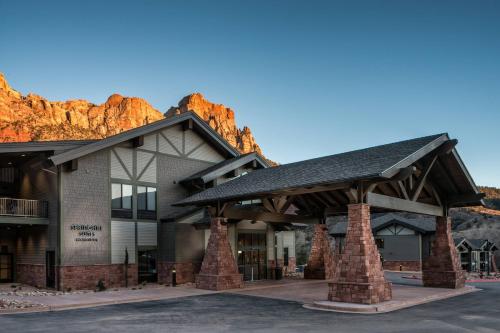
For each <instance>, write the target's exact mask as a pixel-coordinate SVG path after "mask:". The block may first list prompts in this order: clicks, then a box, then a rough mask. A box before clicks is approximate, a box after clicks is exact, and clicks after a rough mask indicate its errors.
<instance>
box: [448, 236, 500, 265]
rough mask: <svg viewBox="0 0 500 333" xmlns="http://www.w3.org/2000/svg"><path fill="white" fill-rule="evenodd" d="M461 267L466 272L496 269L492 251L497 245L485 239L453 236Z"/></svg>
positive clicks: (496, 248)
mask: <svg viewBox="0 0 500 333" xmlns="http://www.w3.org/2000/svg"><path fill="white" fill-rule="evenodd" d="M454 241H455V246H456V247H457V250H458V253H459V255H460V256H459V258H460V261H461V263H462V269H464V270H466V271H468V272H492V271H496V265H495V260H494V252H495V251H496V250H498V247H497V246H496V245H495V244H494V243H492V242H490V241H488V240H487V239H470V238H464V237H462V238H455V239H454Z"/></svg>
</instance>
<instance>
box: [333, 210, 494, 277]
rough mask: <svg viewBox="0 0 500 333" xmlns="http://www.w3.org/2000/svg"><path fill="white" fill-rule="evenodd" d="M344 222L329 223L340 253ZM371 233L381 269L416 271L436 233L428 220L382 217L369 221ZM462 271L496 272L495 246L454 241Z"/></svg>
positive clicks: (345, 224) (474, 240) (470, 241)
mask: <svg viewBox="0 0 500 333" xmlns="http://www.w3.org/2000/svg"><path fill="white" fill-rule="evenodd" d="M346 231H347V222H345V221H340V222H336V223H335V222H332V223H330V224H329V233H330V236H332V237H334V238H335V243H336V244H337V247H338V251H342V248H343V245H344V238H345V234H346ZM372 231H373V236H374V238H375V242H376V244H377V247H378V249H379V252H380V256H381V257H382V263H383V266H384V269H388V270H402V271H420V270H421V269H422V261H423V260H425V258H427V257H428V256H429V255H430V253H431V248H432V241H433V240H434V233H435V231H436V225H435V221H434V219H432V218H430V219H429V218H422V217H419V218H405V217H402V216H399V215H396V214H385V215H382V216H379V217H376V218H374V219H373V220H372ZM454 241H455V246H456V248H457V251H458V253H459V255H460V261H461V264H462V268H463V269H464V270H466V271H468V272H488V271H489V272H492V271H496V265H495V262H494V261H495V260H494V252H495V251H497V250H498V247H497V246H496V245H495V244H494V243H492V242H490V241H488V240H487V239H467V238H463V237H462V238H456V239H454Z"/></svg>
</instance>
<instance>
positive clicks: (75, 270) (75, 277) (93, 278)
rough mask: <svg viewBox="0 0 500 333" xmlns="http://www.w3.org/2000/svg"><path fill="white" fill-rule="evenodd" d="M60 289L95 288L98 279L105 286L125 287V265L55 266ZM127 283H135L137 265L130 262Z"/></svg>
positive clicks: (131, 284)
mask: <svg viewBox="0 0 500 333" xmlns="http://www.w3.org/2000/svg"><path fill="white" fill-rule="evenodd" d="M56 270H57V275H58V281H59V289H60V290H70V289H71V290H79V289H92V290H93V289H95V288H96V286H97V283H98V282H99V280H103V282H104V285H105V287H106V288H116V287H125V266H124V265H123V264H115V265H81V266H60V267H58V268H56ZM127 276H128V285H129V286H133V285H137V283H138V281H137V278H138V272H137V265H136V264H130V265H129V266H128V271H127Z"/></svg>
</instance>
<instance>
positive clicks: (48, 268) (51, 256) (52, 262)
mask: <svg viewBox="0 0 500 333" xmlns="http://www.w3.org/2000/svg"><path fill="white" fill-rule="evenodd" d="M45 281H46V282H45V283H46V284H47V288H55V287H56V251H47V252H45Z"/></svg>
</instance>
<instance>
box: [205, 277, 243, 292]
mask: <svg viewBox="0 0 500 333" xmlns="http://www.w3.org/2000/svg"><path fill="white" fill-rule="evenodd" d="M196 288H198V289H208V290H227V289H236V288H243V276H242V275H241V274H231V275H208V274H198V275H197V276H196Z"/></svg>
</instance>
